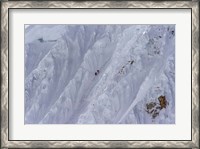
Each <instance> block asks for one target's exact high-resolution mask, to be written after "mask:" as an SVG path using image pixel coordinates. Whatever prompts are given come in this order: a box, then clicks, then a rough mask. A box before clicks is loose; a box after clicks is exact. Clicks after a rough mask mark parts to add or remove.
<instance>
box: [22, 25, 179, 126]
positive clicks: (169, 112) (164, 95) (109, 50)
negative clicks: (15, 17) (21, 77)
mask: <svg viewBox="0 0 200 149" xmlns="http://www.w3.org/2000/svg"><path fill="white" fill-rule="evenodd" d="M24 90H25V92H24V96H25V124H174V123H175V25H30V26H28V27H27V28H26V29H25V89H24ZM161 99H164V100H163V102H161ZM161 103H162V104H166V105H164V106H162V105H161Z"/></svg>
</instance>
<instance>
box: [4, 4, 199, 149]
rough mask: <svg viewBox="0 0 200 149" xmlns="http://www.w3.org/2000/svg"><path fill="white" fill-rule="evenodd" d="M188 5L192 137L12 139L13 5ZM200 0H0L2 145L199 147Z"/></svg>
mask: <svg viewBox="0 0 200 149" xmlns="http://www.w3.org/2000/svg"><path fill="white" fill-rule="evenodd" d="M33 8H34V9H69V8H74V9H77V10H80V9H83V8H87V9H88V8H91V9H99V8H101V9H102V8H104V9H105V8H107V9H109V8H115V9H175V10H176V9H177V11H178V9H188V10H191V27H192V28H191V37H192V38H191V50H192V52H191V53H192V58H191V60H192V61H191V67H192V71H191V77H192V78H191V80H192V81H191V83H192V84H191V87H192V88H191V92H192V93H191V99H189V100H191V106H192V107H191V111H192V112H191V139H189V140H174V139H172V140H95V139H94V140H91V139H90V140H28V139H27V140H26V139H25V140H11V139H10V137H9V134H10V132H9V131H10V129H11V126H10V124H9V121H10V116H9V114H10V112H9V109H10V108H12V106H10V105H11V103H10V102H9V101H10V100H9V99H10V98H11V97H12V95H11V93H10V92H9V89H10V87H12V85H11V84H12V80H10V79H9V76H10V75H11V74H9V71H10V69H11V68H10V67H9V63H10V61H11V60H12V59H9V56H10V55H11V53H10V48H12V46H11V43H10V42H9V40H10V38H11V36H9V35H10V34H11V32H12V30H10V25H11V24H10V23H9V19H10V17H9V14H10V13H9V12H10V11H11V10H12V9H29V10H30V9H33ZM198 79H199V2H198V1H167V2H166V1H165V2H164V1H160V2H153V1H149V2H145V1H123V2H120V1H117V2H115V1H85V2H80V1H79V2H76V1H41V2H38V1H2V2H1V82H2V83H1V148H71V147H73V148H76V147H78V148H80V147H85V148H101V147H103V148H150V147H151V148H163V147H165V148H185V147H187V148H199V80H198Z"/></svg>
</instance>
